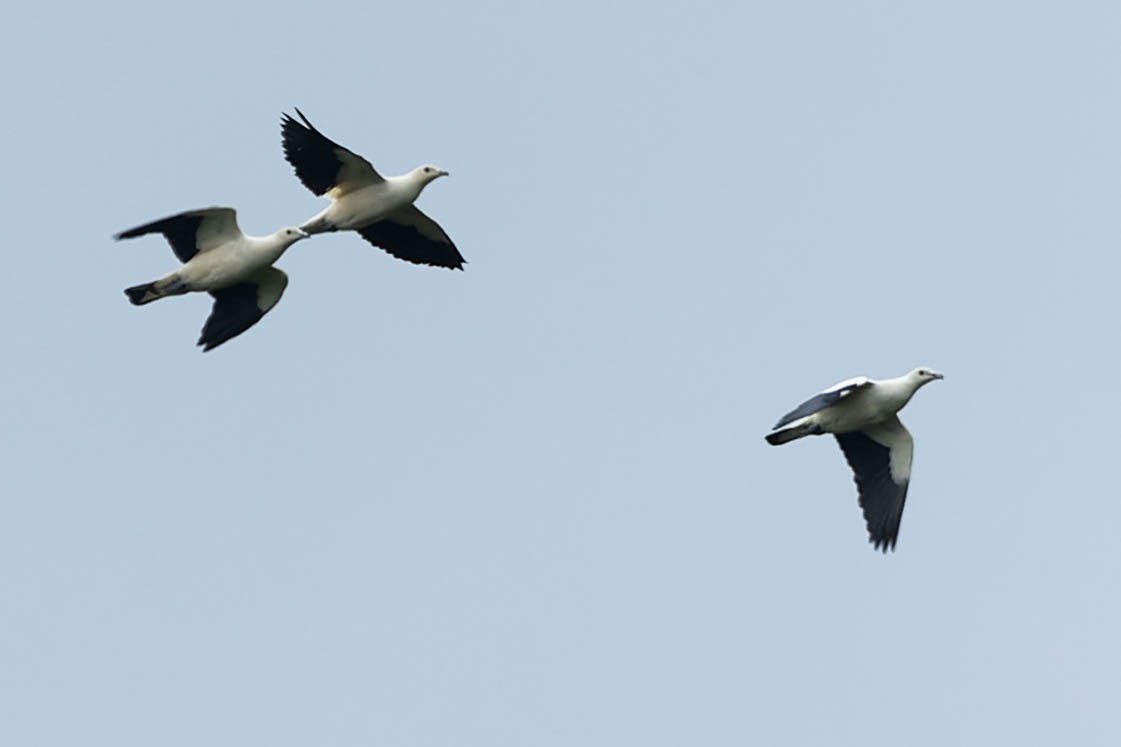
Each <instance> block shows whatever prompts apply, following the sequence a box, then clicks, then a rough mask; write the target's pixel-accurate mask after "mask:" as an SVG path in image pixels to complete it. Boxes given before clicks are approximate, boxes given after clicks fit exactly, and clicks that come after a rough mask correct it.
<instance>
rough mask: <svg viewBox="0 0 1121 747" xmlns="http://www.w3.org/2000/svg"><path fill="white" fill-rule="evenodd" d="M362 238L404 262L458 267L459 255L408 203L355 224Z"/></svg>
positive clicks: (430, 222)
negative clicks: (361, 225) (373, 219)
mask: <svg viewBox="0 0 1121 747" xmlns="http://www.w3.org/2000/svg"><path fill="white" fill-rule="evenodd" d="M358 233H359V234H361V236H362V238H364V239H366V241H369V242H370V243H371V244H373V245H374V246H377V247H381V248H382V249H384V250H385V251H387V252H389V253H390V254H392V255H393V256H394V257H397V258H398V259H403V260H405V261H406V262H415V263H416V264H419V265H432V266H434V267H448V268H451V269H455V270H462V269H463V263H464V262H465V261H466V260H464V259H463V255H461V254H460V253H459V250H458V249H456V248H455V244H453V243H452V240H451V238H449V237H448V235H447V234H446V233H444V229H442V228H440V226H439V225H437V224H436V221H434V220H432V219H431V218H429V217H428V216H427V215H425V214H424V213H422V212H420V210H418V209H417V208H416V207H415V206H413V205H408V206H406V207H403V208H400V209H398V210H395V211H393V212H392V213H390V214H389V215H388V216H387V217H386V218H384V219H382V220H379V221H378V222H377V223H371V224H370V225H368V226H365V227H364V228H359V229H358Z"/></svg>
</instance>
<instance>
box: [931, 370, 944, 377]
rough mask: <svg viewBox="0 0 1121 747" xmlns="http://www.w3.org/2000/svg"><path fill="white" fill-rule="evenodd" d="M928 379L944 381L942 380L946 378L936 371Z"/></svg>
mask: <svg viewBox="0 0 1121 747" xmlns="http://www.w3.org/2000/svg"><path fill="white" fill-rule="evenodd" d="M930 377H931V378H932V379H944V378H946V376H945V375H944V374H940V373H938V372H937V371H935V372H934V373H932V374H930Z"/></svg>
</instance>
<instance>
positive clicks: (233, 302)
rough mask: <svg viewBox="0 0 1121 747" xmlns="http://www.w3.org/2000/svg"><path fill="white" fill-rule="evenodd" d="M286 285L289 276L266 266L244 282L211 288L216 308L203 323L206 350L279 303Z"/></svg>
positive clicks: (202, 343)
mask: <svg viewBox="0 0 1121 747" xmlns="http://www.w3.org/2000/svg"><path fill="white" fill-rule="evenodd" d="M287 286H288V276H287V275H285V274H284V273H283V272H282V271H280V270H278V269H276V268H275V267H266V268H264V269H263V270H258V271H257V272H255V273H253V274H252V275H250V276H249V278H248V279H246V280H245V281H244V282H241V283H238V284H236V285H231V286H230V287H229V288H223V289H221V290H216V291H211V292H210V295H212V296H214V307H213V309H212V310H211V312H210V316H209V317H208V318H207V320H206V324H205V325H203V328H202V334H201V335H200V336H199V341H198V344H199V345H202V346H203V348H202V349H203V351H204V352H205V351H207V350H212V349H214V348H216V347H218V346H219V345H221V344H222V343H224V342H226V341H227V340H231V339H233V338H234V337H237V336H238V335H240V334H241V333H242V332H244V331H245V330H247V329H249V328H250V327H252V326H253V325H254V324H256V323H257V322H259V321H261V317H263V316H264V315H265V314H266V313H268V311H269V309H271V308H272V307H273V306H276V304H277V302H278V301H280V297H281V296H282V295H284V289H285V288H286V287H287Z"/></svg>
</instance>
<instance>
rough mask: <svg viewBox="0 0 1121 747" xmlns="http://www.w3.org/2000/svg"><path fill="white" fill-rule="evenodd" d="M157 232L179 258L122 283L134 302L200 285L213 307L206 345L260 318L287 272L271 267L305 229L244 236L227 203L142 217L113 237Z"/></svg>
mask: <svg viewBox="0 0 1121 747" xmlns="http://www.w3.org/2000/svg"><path fill="white" fill-rule="evenodd" d="M150 233H159V234H163V236H164V238H166V239H167V242H168V243H169V244H171V250H172V251H173V252H175V256H176V257H178V258H179V261H180V262H182V263H183V266H182V267H180V268H179V269H178V270H176V271H175V272H173V273H171V274H170V275H168V276H167V277H164V278H161V279H159V280H156V281H154V282H151V283H145V284H143V285H136V286H133V287H132V288H126V289H125V295H127V296H128V300H129V301H132V303H134V304H135V305H137V306H143V305H144V304H146V303H151V302H152V301H156V300H159V299H161V298H164V297H166V296H179V295H183V294H184V293H190V292H192V291H205V292H207V293H209V294H210V295H212V296H214V307H213V309H212V310H211V312H210V317H209V318H208V319H207V320H206V324H205V325H204V326H203V328H202V335H201V336H200V337H199V341H198V344H199V345H202V346H203V351H204V352H205V351H207V350H212V349H214V348H216V347H218V346H219V345H221V344H222V343H224V342H226V341H227V340H230V339H232V338H234V337H237V336H238V335H240V334H241V333H242V332H244V331H245V330H247V329H249V328H250V327H252V326H253V325H254V324H256V323H257V322H259V321H261V317H263V316H264V315H265V314H266V313H268V311H269V310H270V309H271V308H272V307H273V306H276V304H277V302H278V301H279V300H280V297H281V295H283V294H284V288H285V287H286V286H287V285H288V276H287V275H285V274H284V273H283V272H281V271H280V270H278V269H277V268H275V267H273V266H272V264H273V262H276V261H277V260H278V259H280V255H282V254H284V251H285V250H286V249H287V248H288V247H290V246H292V245H293V244H295V243H296V242H297V241H299V240H300V239H303V238H307V236H308V234H307V232H306V231H304V230H303V229H301V228H294V227H293V228H282V229H280V230H279V231H277V232H276V233H274V234H272V235H271V236H246V235H245V234H244V233H242V232H241V229H240V228H238V225H237V212H236V211H235V210H234V209H233V208H228V207H210V208H203V209H201V210H189V211H187V212H185V213H179V214H178V215H172V216H170V217H168V218H162V219H160V220H157V221H153V222H151V223H145V224H144V225H142V226H137V227H136V228H130V229H129V230H127V231H121V232H120V233H118V234H117V235H116V236H115V237H114V238H116V239H117V240H118V241H119V240H121V239H132V238H136V237H137V236H144V235H146V234H150Z"/></svg>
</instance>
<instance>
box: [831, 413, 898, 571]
mask: <svg viewBox="0 0 1121 747" xmlns="http://www.w3.org/2000/svg"><path fill="white" fill-rule="evenodd" d="M836 438H837V443H838V444H840V446H841V451H843V452H844V454H845V459H846V460H847V461H848V463H849V466H850V467H851V468H852V471H853V478H854V480H855V482H856V488H857V491H858V493H859V494H860V508H861V509H862V510H863V512H864V521H865V523H866V524H867V526H868V539H869V541H870V542H871V543H872V546H873V547H874V548H875V549H877V550H880V549H882V550H883V551H884V552H887V550H888V548H889V547H890V548H891V549H895V543H896V540H897V539H898V538H899V523H900V522H901V521H902V520H903V506H904V504H905V503H906V501H907V487H908V485H909V484H910V477H911V456H912V454H913V452H914V442H913V441H912V439H911V434H910V433H908V432H907V429H906V428H904V427H903V424H902V423H901V422H900V421H899V418H897V417H895V416H894V415H893V416H892V417H891V418H889V419H888V420H886V421H884V422H883V423H879V424H877V425H875V426H872V427H871V428H868V429H866V430H864V431H856V432H852V433H838V434H836Z"/></svg>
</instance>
